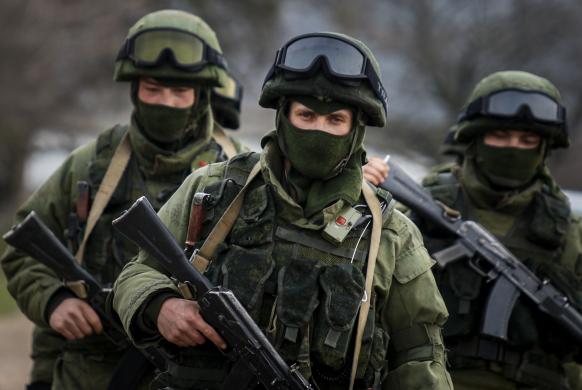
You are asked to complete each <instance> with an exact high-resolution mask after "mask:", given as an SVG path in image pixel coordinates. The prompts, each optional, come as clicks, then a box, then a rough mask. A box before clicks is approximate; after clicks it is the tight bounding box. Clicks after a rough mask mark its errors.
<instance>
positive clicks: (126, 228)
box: [113, 196, 312, 390]
mask: <svg viewBox="0 0 582 390" xmlns="http://www.w3.org/2000/svg"><path fill="white" fill-rule="evenodd" d="M113 226H115V228H117V230H119V231H120V232H121V233H122V234H123V235H124V236H126V237H127V238H128V239H129V240H131V241H133V242H134V243H135V244H137V245H138V246H139V247H141V248H143V249H144V250H145V251H146V252H148V253H149V254H150V255H152V256H153V257H154V258H155V259H156V260H158V261H159V262H160V263H161V265H162V266H163V267H164V269H165V270H166V271H167V272H168V273H169V274H171V275H172V276H173V277H175V278H176V279H177V280H178V281H179V282H180V289H181V290H182V292H183V295H184V296H185V297H186V298H190V297H195V299H196V300H197V301H198V304H199V305H200V312H201V314H202V317H203V318H204V320H205V321H206V322H208V324H210V325H211V326H212V327H213V328H214V329H216V330H217V331H218V333H220V335H221V336H222V337H223V338H224V339H225V340H226V342H227V345H228V349H227V351H224V352H223V353H224V354H225V355H226V356H227V358H229V359H230V360H231V361H233V362H234V367H233V369H232V371H231V373H230V374H229V375H228V376H227V378H226V379H225V382H224V383H223V385H222V388H223V389H235V388H237V389H245V388H254V386H256V385H257V384H258V383H261V384H262V385H263V386H264V387H265V388H267V389H275V390H299V389H312V387H311V385H310V384H309V383H308V382H307V380H306V379H305V378H304V377H303V376H302V375H301V373H299V371H297V368H296V367H294V366H292V367H289V366H288V365H287V364H286V363H285V361H284V360H283V358H282V357H281V356H280V355H279V353H278V352H277V351H276V350H275V348H273V346H272V345H271V344H270V343H269V341H268V340H267V338H266V337H265V336H264V335H263V333H262V332H261V330H260V329H259V327H258V326H257V325H256V324H255V322H254V321H253V319H252V318H251V317H250V316H249V314H248V313H247V311H246V310H245V309H244V307H243V306H242V305H241V303H240V302H239V301H238V299H237V298H236V297H235V296H234V294H233V293H232V291H230V290H228V289H225V288H223V287H220V286H217V287H215V286H213V285H212V284H211V283H210V281H209V280H208V279H206V277H204V276H203V275H202V274H201V273H200V272H198V270H196V268H195V267H194V266H193V265H192V264H191V263H190V261H188V258H187V257H186V255H185V254H184V253H183V252H182V249H181V248H180V246H179V245H178V243H177V242H176V240H175V238H174V236H172V233H171V232H170V231H169V230H168V229H167V227H166V226H165V225H164V224H163V222H162V221H161V220H160V218H159V217H158V215H157V214H156V212H155V211H154V209H153V207H152V206H151V204H150V203H149V202H148V200H147V199H146V198H145V197H144V196H142V197H141V198H139V199H138V200H137V201H136V202H135V203H134V204H133V205H132V206H131V207H130V208H129V209H128V210H127V211H125V212H124V213H123V214H122V215H121V216H120V217H119V218H117V219H116V220H114V221H113ZM184 287H186V288H184ZM184 290H186V291H187V293H186V294H184ZM190 294H191V295H190ZM188 295H190V296H188Z"/></svg>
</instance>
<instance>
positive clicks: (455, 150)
mask: <svg viewBox="0 0 582 390" xmlns="http://www.w3.org/2000/svg"><path fill="white" fill-rule="evenodd" d="M457 126H458V125H453V126H451V128H449V130H448V131H447V134H446V135H445V139H444V140H443V143H442V144H441V147H440V148H439V153H440V154H442V155H443V156H449V157H456V159H457V161H462V160H463V158H464V155H465V149H466V148H467V145H466V144H462V143H459V142H458V141H457V140H456V139H455V134H456V133H457Z"/></svg>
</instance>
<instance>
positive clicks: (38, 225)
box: [3, 211, 165, 390]
mask: <svg viewBox="0 0 582 390" xmlns="http://www.w3.org/2000/svg"><path fill="white" fill-rule="evenodd" d="M3 238H4V240H5V241H6V242H7V243H8V244H10V245H12V246H13V247H15V248H16V249H18V250H20V251H22V252H24V253H26V254H28V255H29V256H31V257H32V258H34V259H35V260H37V261H39V262H40V263H42V264H44V265H46V266H47V267H49V268H50V269H52V270H53V271H54V272H55V273H56V274H57V275H58V276H59V277H61V278H62V279H63V280H64V284H65V286H67V287H68V288H69V289H70V290H71V291H72V292H73V293H75V295H77V297H79V298H80V299H83V300H85V301H86V302H87V303H88V304H89V305H91V307H92V308H93V310H95V312H96V313H97V314H98V315H99V317H100V318H101V321H102V323H103V333H104V334H105V336H106V337H107V338H108V339H109V340H110V341H111V342H112V343H114V344H115V345H118V346H121V347H127V346H130V344H129V341H128V339H127V336H126V335H125V332H124V330H123V328H122V327H121V326H120V325H118V322H117V319H116V318H113V317H112V315H111V314H110V313H108V312H107V311H106V310H105V307H106V306H105V305H106V304H105V301H106V298H107V294H108V293H109V291H110V290H111V289H109V288H104V287H103V286H101V284H99V282H97V280H95V278H94V277H93V276H92V275H91V274H90V273H88V272H87V271H86V270H85V269H84V268H82V267H81V266H79V265H78V264H77V262H76V261H75V258H74V257H73V255H72V254H71V253H70V252H69V251H68V250H67V248H66V247H65V246H64V245H63V244H62V243H61V241H59V239H58V238H57V237H56V236H55V235H54V233H53V232H52V231H51V230H50V229H49V228H48V227H47V226H46V225H45V224H44V222H42V220H41V219H40V218H39V217H38V216H37V215H36V213H35V212H34V211H31V212H30V214H28V215H27V216H26V218H24V220H23V221H22V222H21V223H19V224H18V225H16V226H14V227H12V228H11V229H10V230H9V231H8V232H7V233H6V234H4V236H3ZM137 351H138V350H137V349H134V348H133V347H131V348H130V349H129V350H128V351H127V352H126V355H124V357H123V358H122V361H121V362H120V364H119V367H122V366H123V367H124V368H128V366H129V368H131V369H132V372H130V373H129V374H128V372H127V370H117V371H115V372H114V375H113V377H112V382H111V384H110V386H109V390H112V389H131V388H137V384H138V383H139V381H140V380H141V378H142V376H143V375H144V374H145V370H146V369H149V365H147V364H146V363H147V362H146V361H144V360H143V358H142V355H143V356H144V357H145V358H146V359H147V360H148V361H150V362H151V363H152V364H153V365H154V366H156V367H157V368H160V369H162V368H164V367H165V359H164V357H163V355H162V354H161V353H160V352H159V351H158V350H156V349H154V348H145V349H139V353H138V352H137ZM124 361H126V362H127V363H126V364H127V365H123V364H122V362H124ZM122 371H125V372H122Z"/></svg>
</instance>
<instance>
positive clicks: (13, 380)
mask: <svg viewBox="0 0 582 390" xmlns="http://www.w3.org/2000/svg"><path fill="white" fill-rule="evenodd" d="M31 332H32V323H31V322H30V321H29V320H27V319H26V318H25V317H24V316H23V315H22V314H21V313H20V312H15V313H11V314H10V315H7V316H3V317H0V390H23V389H24V386H25V384H26V382H27V379H28V371H29V370H30V358H29V356H28V355H29V353H30V335H31Z"/></svg>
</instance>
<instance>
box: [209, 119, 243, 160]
mask: <svg viewBox="0 0 582 390" xmlns="http://www.w3.org/2000/svg"><path fill="white" fill-rule="evenodd" d="M212 138H214V141H215V142H216V143H217V144H218V145H220V147H221V148H222V151H223V152H224V154H225V155H226V157H227V158H229V159H230V158H233V157H234V156H236V155H237V154H238V153H237V152H236V148H235V146H234V144H233V142H232V141H231V139H230V138H228V136H227V135H226V133H225V132H224V130H223V129H222V128H220V127H218V126H216V125H215V126H214V130H212Z"/></svg>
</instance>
